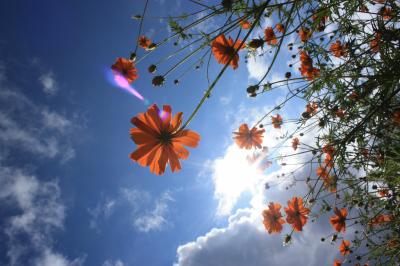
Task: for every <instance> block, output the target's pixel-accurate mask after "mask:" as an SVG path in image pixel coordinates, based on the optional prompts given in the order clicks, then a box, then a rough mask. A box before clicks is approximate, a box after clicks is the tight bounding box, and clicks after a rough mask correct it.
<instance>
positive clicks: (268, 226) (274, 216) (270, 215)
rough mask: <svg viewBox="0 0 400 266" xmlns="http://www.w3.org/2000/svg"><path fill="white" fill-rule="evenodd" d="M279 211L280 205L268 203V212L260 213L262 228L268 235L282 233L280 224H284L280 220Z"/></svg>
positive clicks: (283, 221)
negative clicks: (262, 219) (262, 218)
mask: <svg viewBox="0 0 400 266" xmlns="http://www.w3.org/2000/svg"><path fill="white" fill-rule="evenodd" d="M280 209H281V205H280V204H279V203H273V202H270V203H269V204H268V210H267V209H265V210H264V211H263V212H262V215H263V217H264V221H263V223H264V227H265V230H267V231H268V233H269V234H271V233H280V232H281V231H282V224H284V223H285V220H283V218H282V214H281V211H280Z"/></svg>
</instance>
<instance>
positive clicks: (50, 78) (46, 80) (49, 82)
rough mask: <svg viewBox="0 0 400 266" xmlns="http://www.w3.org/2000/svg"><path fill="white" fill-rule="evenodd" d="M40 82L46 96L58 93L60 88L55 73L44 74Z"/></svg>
mask: <svg viewBox="0 0 400 266" xmlns="http://www.w3.org/2000/svg"><path fill="white" fill-rule="evenodd" d="M39 81H40V83H41V84H42V87H43V91H44V92H45V93H46V94H48V95H54V94H56V93H57V91H58V89H59V88H58V84H57V81H56V79H55V76H54V73H53V72H52V71H49V72H47V73H44V74H42V75H41V76H40V77H39Z"/></svg>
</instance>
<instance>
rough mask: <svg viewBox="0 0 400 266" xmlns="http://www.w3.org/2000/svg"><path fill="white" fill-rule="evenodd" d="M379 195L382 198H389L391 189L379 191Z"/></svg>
mask: <svg viewBox="0 0 400 266" xmlns="http://www.w3.org/2000/svg"><path fill="white" fill-rule="evenodd" d="M378 194H379V196H381V197H387V196H389V189H387V188H382V189H380V190H378Z"/></svg>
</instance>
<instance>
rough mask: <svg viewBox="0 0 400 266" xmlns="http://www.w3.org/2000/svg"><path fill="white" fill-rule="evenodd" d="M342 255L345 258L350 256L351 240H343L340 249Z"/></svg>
mask: <svg viewBox="0 0 400 266" xmlns="http://www.w3.org/2000/svg"><path fill="white" fill-rule="evenodd" d="M339 250H340V254H342V255H343V256H345V255H348V254H350V241H349V240H343V241H342V244H341V245H340V247H339Z"/></svg>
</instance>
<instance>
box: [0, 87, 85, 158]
mask: <svg viewBox="0 0 400 266" xmlns="http://www.w3.org/2000/svg"><path fill="white" fill-rule="evenodd" d="M78 119H79V120H80V121H81V120H82V117H78V115H76V114H75V115H74V116H73V117H72V118H69V117H66V116H64V115H61V114H60V113H58V112H56V111H54V110H50V109H49V108H48V107H46V106H41V105H40V104H37V103H35V102H33V101H32V100H30V99H29V98H28V97H26V95H25V94H23V93H22V92H20V91H19V90H18V88H13V87H10V86H9V85H8V84H7V81H3V82H0V143H1V144H2V146H3V149H4V150H6V151H5V153H8V151H10V152H11V151H13V152H14V151H16V150H21V151H24V152H28V153H31V154H33V155H39V156H40V157H43V158H56V157H59V158H60V159H61V162H67V161H68V160H70V159H72V158H74V156H75V150H74V148H73V147H72V145H71V144H72V142H73V140H72V136H73V135H74V134H76V132H77V131H78V130H81V129H82V128H83V127H84V125H82V123H81V124H78V123H76V122H75V121H77V120H78Z"/></svg>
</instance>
